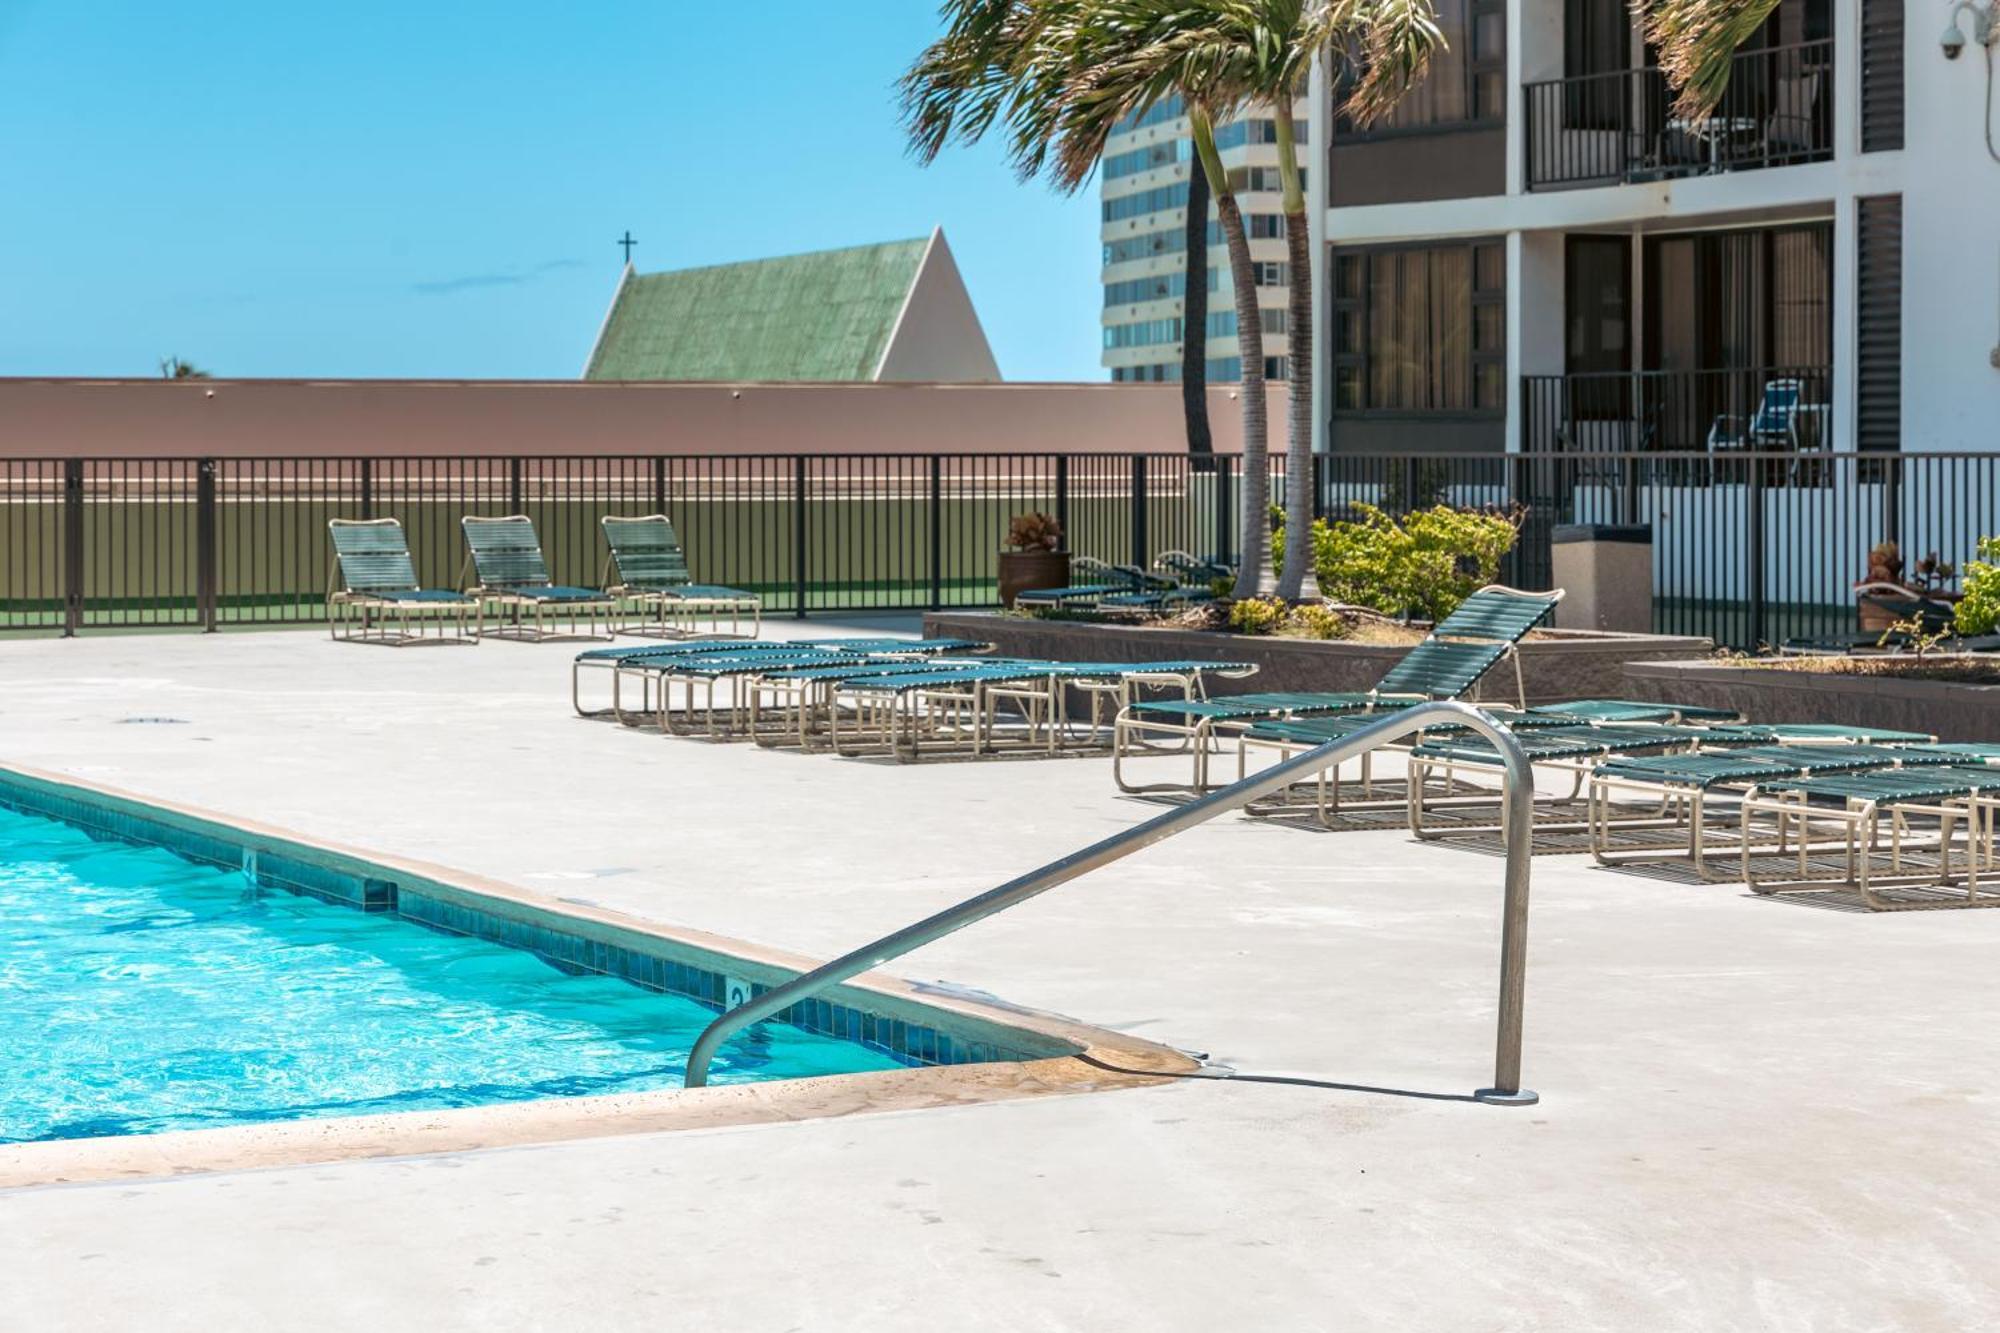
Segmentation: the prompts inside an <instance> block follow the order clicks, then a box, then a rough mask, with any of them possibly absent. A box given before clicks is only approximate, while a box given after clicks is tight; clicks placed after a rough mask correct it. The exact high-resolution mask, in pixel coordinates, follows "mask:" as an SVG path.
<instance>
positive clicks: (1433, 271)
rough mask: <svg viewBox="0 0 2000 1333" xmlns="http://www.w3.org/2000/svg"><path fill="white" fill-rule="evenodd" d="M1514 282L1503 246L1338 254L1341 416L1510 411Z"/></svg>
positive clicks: (1334, 314)
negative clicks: (1509, 286)
mask: <svg viewBox="0 0 2000 1333" xmlns="http://www.w3.org/2000/svg"><path fill="white" fill-rule="evenodd" d="M1506 280H1507V273H1506V257H1505V253H1504V252H1503V251H1502V249H1501V247H1500V245H1499V243H1498V242H1495V241H1478V242H1473V243H1469V244H1458V245H1437V246H1419V247H1393V248H1387V247H1385V248H1378V249H1351V248H1350V249H1342V250H1336V251H1335V252H1334V256H1333V271H1332V291H1333V296H1332V302H1331V309H1330V312H1329V313H1330V315H1331V329H1330V334H1331V340H1332V344H1333V345H1332V362H1333V365H1332V369H1333V407H1334V410H1335V411H1337V412H1420V413H1440V412H1466V413H1479V414H1482V415H1496V414H1498V413H1500V412H1503V411H1505V410H1506V406H1507V387H1506V372H1507V343H1506V327H1507V326H1506V311H1507V290H1506Z"/></svg>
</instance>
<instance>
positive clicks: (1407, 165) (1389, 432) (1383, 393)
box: [1105, 0, 2000, 454]
mask: <svg viewBox="0 0 2000 1333" xmlns="http://www.w3.org/2000/svg"><path fill="white" fill-rule="evenodd" d="M1438 14H1439V18H1440V20H1441V24H1442V27H1443V29H1444V32H1445V35H1446V38H1447V41H1448V43H1449V50H1448V51H1447V52H1444V53H1441V54H1440V55H1439V56H1438V58H1437V59H1436V61H1435V63H1434V65H1433V68H1432V69H1431V71H1430V72H1429V74H1428V75H1427V77H1426V78H1425V79H1424V81H1423V82H1422V83H1421V84H1420V85H1419V86H1418V87H1417V88H1416V90H1415V91H1414V92H1413V93H1412V94H1411V96H1410V97H1408V98H1407V99H1406V100H1405V101H1404V102H1403V103H1402V104H1401V105H1400V106H1399V107H1398V109H1397V110H1396V111H1395V113H1394V114H1393V115H1392V116H1391V117H1389V119H1388V120H1387V121H1386V122H1385V123H1381V124H1376V125H1372V126H1368V127H1366V128H1363V127H1360V126H1357V125H1354V124H1350V123H1346V122H1345V121H1343V120H1342V119H1341V118H1340V117H1339V116H1338V115H1337V114H1336V111H1335V108H1336V106H1337V103H1338V100H1339V98H1338V94H1339V85H1340V79H1339V76H1338V73H1337V72H1332V73H1329V71H1327V70H1324V69H1322V70H1321V71H1320V72H1319V74H1318V77H1316V79H1315V81H1314V85H1313V90H1312V97H1311V99H1310V105H1311V108H1312V114H1311V133H1310V136H1309V137H1310V142H1311V144H1312V145H1313V150H1312V151H1313V154H1314V162H1313V170H1311V171H1310V172H1309V174H1308V178H1307V179H1308V185H1309V188H1310V192H1311V199H1312V209H1313V217H1314V219H1315V224H1316V226H1317V228H1318V230H1319V235H1318V236H1317V237H1316V238H1315V242H1316V247H1317V248H1316V250H1315V253H1316V254H1317V255H1319V256H1320V257H1321V261H1322V262H1320V263H1319V264H1318V265H1317V266H1316V272H1315V274H1314V283H1315V301H1314V307H1315V319H1316V321H1317V323H1316V328H1315V334H1316V336H1315V338H1314V341H1313V346H1314V355H1315V372H1316V374H1315V398H1316V403H1315V427H1316V434H1317V439H1316V443H1317V444H1318V446H1319V447H1320V448H1322V449H1325V450H1330V451H1332V452H1335V453H1362V454H1369V453H1385V452H1386V453H1425V454H1436V453H1498V452H1502V451H1519V452H1533V453H1549V452H1585V451H1634V452H1638V451H1655V450H1658V451H1670V450H1671V451H1683V450H1706V451H1710V452H1717V451H1722V450H1729V449H1759V450H1768V449H1796V450H1800V451H1812V450H1828V451H1861V452H1878V453H1887V452H1892V451H1897V450H1904V451H1916V450H1962V449H1994V448H1996V447H2000V146H1997V145H2000V122H1996V116H2000V107H1996V105H1995V99H1994V98H1993V95H1992V83H1993V80H1994V79H1995V77H1996V71H1995V64H1996V61H2000V50H1996V49H1995V47H1994V45H1993V41H1994V37H1995V33H1996V31H2000V29H1996V24H1995V14H1994V10H1993V9H1992V8H1991V7H1990V6H1989V4H1988V3H1987V0H1979V2H1978V3H1976V4H1975V3H1944V2H1943V0H1939V2H1938V3H1932V0H1908V3H1905V0H1783V2H1782V3H1781V4H1780V5H1779V6H1778V7H1777V9H1776V11H1775V12H1774V13H1773V14H1772V15H1771V17H1770V19H1769V20H1768V22H1766V23H1765V24H1764V25H1763V27H1762V28H1761V29H1760V30H1759V31H1758V32H1757V33H1756V34H1755V35H1753V36H1752V37H1750V38H1749V39H1748V40H1747V41H1745V42H1744V43H1743V44H1742V46H1741V47H1740V48H1739V50H1738V53H1737V55H1736V56H1735V58H1734V68H1733V70H1732V76H1731V78H1730V81H1729V86H1728V91H1727V93H1726V95H1725V96H1724V98H1723V100H1722V102H1721V104H1720V106H1719V107H1717V109H1716V110H1715V113H1714V114H1713V115H1712V116H1710V117H1708V118H1707V119H1705V120H1700V121H1693V120H1689V119H1686V118H1684V117H1682V116H1681V115H1680V114H1679V113H1678V112H1677V111H1676V109H1675V107H1674V98H1673V94H1672V91H1671V90H1670V89H1669V87H1668V85H1667V81H1666V79H1665V77H1664V75H1663V73H1662V72H1661V70H1660V69H1659V67H1658V61H1657V58H1656V53H1655V52H1654V51H1653V50H1651V49H1650V48H1649V47H1648V45H1647V43H1646V41H1645V39H1644V36H1643V34H1642V33H1641V32H1640V31H1639V30H1638V29H1637V27H1636V26H1635V25H1634V24H1633V23H1632V22H1631V20H1630V17H1629V14H1628V11H1627V6H1626V3H1625V0H1439V3H1438ZM1947 24H1949V25H1950V26H1949V28H1948V27H1947ZM1941 33H1942V34H1944V37H1943V40H1941V39H1940V34H1941ZM1140 132H1141V131H1137V130H1135V131H1133V132H1132V133H1133V134H1138V133H1140ZM1131 137H1132V136H1131V135H1127V136H1125V138H1126V139H1130V138H1131ZM1122 151H1129V150H1122ZM1176 151H1177V150H1176ZM1267 151H1268V150H1267ZM1251 169H1252V170H1254V167H1253V168H1251ZM1128 179H1129V180H1130V188H1140V186H1139V184H1138V178H1128V177H1126V176H1122V175H1121V176H1119V177H1116V178H1113V177H1112V176H1111V175H1110V174H1109V173H1108V172H1107V179H1106V198H1107V209H1108V207H1109V200H1110V199H1111V198H1112V193H1111V191H1112V188H1113V186H1114V185H1115V186H1119V187H1120V191H1119V192H1120V194H1123V193H1124V191H1125V187H1126V186H1127V183H1128ZM1108 216H1109V214H1108V213H1107V217H1108ZM1149 225H1150V224H1149ZM1162 226H1164V227H1168V228H1172V227H1173V224H1172V223H1163V224H1162ZM1174 235H1175V237H1176V238H1177V237H1178V231H1177V230H1175V231H1174ZM1112 236H1113V233H1112V230H1111V224H1109V223H1107V228H1106V239H1107V259H1108V258H1109V255H1110V248H1111V246H1112V244H1113V243H1114V242H1113V240H1112ZM1252 244H1253V246H1254V245H1256V242H1254V241H1253V242H1252ZM1169 271H1171V265H1162V266H1161V272H1162V273H1163V274H1165V273H1167V272H1169ZM1113 273H1114V268H1113V266H1111V265H1110V264H1109V263H1107V267H1106V269H1105V274H1106V284H1107V285H1106V290H1107V328H1108V329H1109V328H1110V327H1112V326H1111V324H1110V310H1111V304H1110V302H1109V300H1108V294H1109V293H1110V291H1111V284H1112V282H1113ZM1116 273H1117V278H1118V280H1120V281H1123V280H1125V279H1126V278H1127V276H1128V274H1127V270H1125V269H1123V268H1119V269H1117V270H1116ZM1274 299H1275V298H1274ZM1120 309H1121V311H1122V310H1123V309H1124V307H1120ZM1147 310H1148V315H1147V317H1149V318H1166V317H1167V316H1165V315H1158V316H1155V315H1152V314H1151V313H1150V310H1151V308H1150V307H1148V308H1147ZM1125 319H1126V316H1125V315H1124V314H1122V313H1121V314H1120V316H1119V320H1120V322H1123V321H1124V320H1125ZM1277 345H1278V346H1280V347H1282V346H1283V343H1282V341H1280V342H1278V343H1277ZM1114 356H1116V358H1117V359H1116V360H1114V359H1113V358H1114ZM1161 359H1163V360H1165V359H1170V357H1163V358H1161ZM1142 361H1143V358H1141V357H1139V356H1138V355H1136V354H1128V353H1127V351H1126V349H1123V348H1120V349H1119V350H1118V351H1117V352H1116V353H1114V352H1112V351H1109V350H1108V351H1107V352H1106V364H1107V365H1113V366H1115V367H1119V368H1125V367H1137V366H1139V365H1141V364H1142Z"/></svg>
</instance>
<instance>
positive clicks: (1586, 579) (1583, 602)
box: [1550, 523, 1653, 634]
mask: <svg viewBox="0 0 2000 1333" xmlns="http://www.w3.org/2000/svg"><path fill="white" fill-rule="evenodd" d="M1550 540H1551V551H1550V555H1551V557H1552V561H1553V564H1554V567H1555V569H1554V573H1555V584H1556V586H1557V587H1558V588H1562V589H1564V590H1565V591H1564V596H1563V599H1562V601H1561V602H1560V603H1558V604H1557V606H1556V620H1555V623H1556V628H1557V629H1596V630H1622V631H1625V632H1628V633H1634V634H1650V633H1651V632H1652V629H1653V530H1652V528H1651V527H1649V526H1647V525H1645V524H1634V525H1613V524H1602V523H1574V524H1564V525H1560V526H1558V527H1557V528H1556V529H1555V531H1554V532H1553V533H1552V534H1551V536H1550Z"/></svg>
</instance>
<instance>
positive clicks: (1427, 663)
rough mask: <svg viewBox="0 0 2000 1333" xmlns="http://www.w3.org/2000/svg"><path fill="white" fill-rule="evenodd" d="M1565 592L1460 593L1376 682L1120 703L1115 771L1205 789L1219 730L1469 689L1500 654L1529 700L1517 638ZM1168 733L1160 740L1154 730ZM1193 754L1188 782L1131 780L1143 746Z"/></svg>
mask: <svg viewBox="0 0 2000 1333" xmlns="http://www.w3.org/2000/svg"><path fill="white" fill-rule="evenodd" d="M1561 600H1562V592H1561V591H1560V590H1558V591H1555V592H1546V593H1531V592H1521V591H1518V590H1516V589H1513V588H1503V587H1500V586H1498V585H1493V586H1489V587H1485V588H1481V589H1480V590H1479V591H1477V592H1475V593H1473V594H1472V596H1470V597H1468V598H1466V599H1465V601H1464V602H1463V603H1461V604H1460V606H1459V607H1458V609H1457V610H1455V611H1453V612H1452V613H1451V614H1450V615H1448V616H1446V617H1445V618H1444V619H1443V620H1441V621H1439V622H1438V623H1437V625H1436V626H1434V627H1433V628H1432V630H1431V632H1430V634H1429V635H1428V636H1427V637H1426V638H1425V639H1424V641H1423V642H1422V643H1419V644H1418V645H1417V646H1416V647H1414V648H1412V649H1411V650H1410V651H1409V652H1408V653H1407V654H1406V655H1405V656H1404V657H1403V659H1402V660H1401V661H1400V662H1398V663H1396V665H1394V666H1393V667H1390V668H1389V670H1388V671H1386V672H1385V673H1383V676H1382V678H1381V679H1380V680H1379V681H1377V682H1376V684H1375V688H1374V689H1372V690H1367V691H1363V692H1359V693H1352V692H1349V693H1332V694H1282V695H1258V694H1247V695H1234V696H1227V697H1224V698H1220V699H1205V700H1192V701H1179V700H1146V701H1141V702H1136V703H1133V704H1131V705H1129V706H1127V707H1126V708H1124V709H1122V710H1120V712H1119V714H1118V718H1117V721H1116V722H1115V723H1114V724H1113V736H1112V778H1113V780H1114V781H1116V782H1117V784H1118V788H1119V790H1120V791H1125V792H1134V793H1138V792H1161V791H1172V792H1195V793H1199V792H1203V791H1207V790H1208V789H1209V786H1210V783H1209V780H1208V768H1209V756H1210V753H1211V750H1212V747H1213V745H1214V741H1215V738H1216V736H1217V734H1218V731H1231V732H1234V731H1241V730H1243V729H1244V728H1246V727H1248V726H1250V725H1252V724H1254V723H1256V722H1262V721H1269V720H1274V719H1277V718H1282V717H1295V716H1307V715H1311V714H1316V713H1317V714H1333V713H1375V712H1380V711H1383V710H1386V709H1392V708H1405V707H1408V706H1409V705H1411V704H1414V703H1421V702H1423V701H1426V700H1435V699H1457V698H1460V697H1462V696H1465V695H1467V694H1470V693H1472V692H1473V691H1474V690H1475V689H1476V688H1477V687H1478V685H1479V683H1480V682H1481V681H1482V680H1483V679H1484V678H1485V676H1486V673H1487V672H1489V671H1491V670H1492V669H1493V668H1494V667H1495V666H1497V665H1499V664H1500V663H1501V662H1504V661H1507V660H1508V659H1510V658H1511V659H1513V661H1514V685H1515V692H1516V694H1517V696H1518V697H1519V698H1520V703H1521V707H1522V708H1523V709H1525V708H1526V704H1527V691H1526V685H1525V683H1524V682H1523V681H1522V679H1521V674H1520V659H1519V656H1518V655H1517V653H1516V645H1517V644H1518V643H1519V642H1520V640H1521V639H1522V638H1523V637H1525V636H1526V635H1527V633H1528V631H1529V630H1531V629H1533V628H1534V627H1535V626H1536V625H1538V624H1540V623H1541V622H1542V621H1543V620H1545V619H1547V618H1548V616H1549V615H1550V614H1551V613H1552V612H1553V611H1554V610H1555V607H1556V603H1557V602H1559V601H1561ZM1155 736H1166V737H1170V738H1172V741H1171V742H1170V743H1169V744H1166V745H1162V744H1160V743H1158V742H1156V741H1155V740H1153V739H1152V738H1153V737H1155ZM1147 752H1152V753H1161V752H1170V753H1182V752H1187V753H1190V754H1191V756H1192V762H1193V773H1192V777H1191V782H1190V783H1186V784H1183V783H1134V782H1129V781H1127V780H1126V777H1125V763H1126V761H1127V760H1128V759H1130V758H1131V757H1133V756H1134V755H1138V754H1142V753H1147Z"/></svg>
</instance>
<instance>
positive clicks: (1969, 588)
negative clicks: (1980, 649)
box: [1955, 537, 2000, 637]
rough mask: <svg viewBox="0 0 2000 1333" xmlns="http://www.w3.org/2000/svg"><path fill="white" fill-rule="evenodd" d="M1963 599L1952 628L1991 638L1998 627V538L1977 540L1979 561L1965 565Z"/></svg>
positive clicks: (1969, 561)
mask: <svg viewBox="0 0 2000 1333" xmlns="http://www.w3.org/2000/svg"><path fill="white" fill-rule="evenodd" d="M1963 587H1964V589H1965V595H1964V596H1963V597H1961V598H1960V599H1959V603H1958V615H1957V617H1956V618H1955V625H1956V628H1957V630H1958V632H1959V633H1960V634H1963V635H1966V636H1967V637H1970V636H1971V635H1974V634H1991V633H1992V632H1993V629H1994V627H1995V626H1996V625H2000V537H1981V538H1980V539H1979V558H1978V559H1977V560H1968V561H1966V562H1965V582H1964V584H1963Z"/></svg>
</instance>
